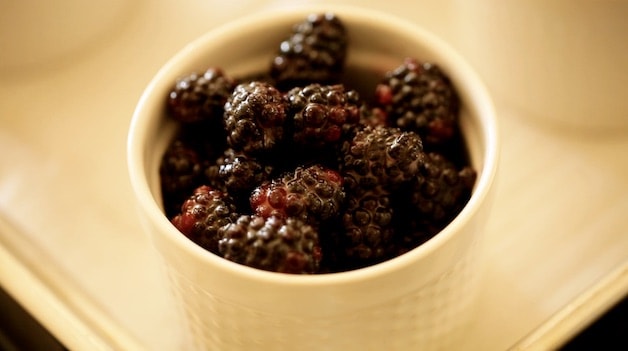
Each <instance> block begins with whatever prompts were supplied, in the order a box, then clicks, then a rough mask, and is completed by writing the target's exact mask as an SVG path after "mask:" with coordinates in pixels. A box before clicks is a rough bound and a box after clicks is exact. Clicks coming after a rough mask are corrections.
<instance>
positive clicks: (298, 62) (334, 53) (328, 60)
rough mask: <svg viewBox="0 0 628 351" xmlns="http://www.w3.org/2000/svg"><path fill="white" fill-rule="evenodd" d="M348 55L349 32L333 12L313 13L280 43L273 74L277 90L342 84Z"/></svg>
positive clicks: (271, 73) (272, 69)
mask: <svg viewBox="0 0 628 351" xmlns="http://www.w3.org/2000/svg"><path fill="white" fill-rule="evenodd" d="M346 56H347V31H346V28H345V26H344V24H343V23H342V22H341V21H340V19H339V18H338V17H337V16H335V15H334V14H331V13H320V14H311V15H309V16H308V17H307V19H306V20H304V21H303V22H301V23H298V24H296V25H295V26H294V27H293V28H292V32H291V34H290V35H289V37H288V38H287V39H286V40H284V41H283V42H281V44H280V45H279V50H278V52H277V54H276V56H275V57H274V59H273V61H272V63H271V68H270V75H271V77H272V78H273V79H274V80H275V81H276V84H277V87H279V88H280V89H282V90H289V89H290V88H293V87H296V86H304V85H308V84H311V83H320V84H333V83H336V82H338V81H339V78H340V75H341V73H342V70H343V68H344V63H345V58H346Z"/></svg>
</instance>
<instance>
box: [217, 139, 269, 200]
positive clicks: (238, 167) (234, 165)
mask: <svg viewBox="0 0 628 351" xmlns="http://www.w3.org/2000/svg"><path fill="white" fill-rule="evenodd" d="M272 171H273V169H272V166H269V165H265V164H264V163H262V162H261V161H260V160H259V159H256V158H254V157H251V156H248V155H246V154H243V153H241V152H236V151H234V150H233V149H228V150H227V151H225V153H224V155H223V157H222V158H221V159H220V161H219V162H218V179H220V181H221V182H222V183H223V184H224V186H225V188H226V189H227V191H229V193H230V194H247V197H248V194H250V193H251V191H252V190H253V189H254V188H255V187H256V186H257V185H259V184H262V182H264V181H266V180H269V179H270V176H271V174H272ZM247 200H248V199H247Z"/></svg>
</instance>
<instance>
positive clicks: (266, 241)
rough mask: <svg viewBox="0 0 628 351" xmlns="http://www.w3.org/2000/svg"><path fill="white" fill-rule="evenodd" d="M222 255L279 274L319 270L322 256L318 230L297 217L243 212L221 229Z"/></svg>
mask: <svg viewBox="0 0 628 351" xmlns="http://www.w3.org/2000/svg"><path fill="white" fill-rule="evenodd" d="M218 247H219V252H220V255H221V256H222V257H224V258H226V259H228V260H230V261H233V262H236V263H240V264H243V265H246V266H249V267H253V268H258V269H263V270H267V271H272V272H279V273H292V274H312V273H317V272H318V269H319V265H320V262H321V258H322V252H321V248H320V245H319V238H318V232H317V231H316V230H315V229H314V228H313V227H312V226H310V225H307V224H305V223H303V222H302V221H300V220H299V219H296V218H280V217H270V218H263V217H259V216H250V215H242V216H240V217H239V218H238V219H237V220H236V221H235V222H233V223H231V224H228V225H227V226H225V227H223V228H222V229H221V239H220V241H219V244H218Z"/></svg>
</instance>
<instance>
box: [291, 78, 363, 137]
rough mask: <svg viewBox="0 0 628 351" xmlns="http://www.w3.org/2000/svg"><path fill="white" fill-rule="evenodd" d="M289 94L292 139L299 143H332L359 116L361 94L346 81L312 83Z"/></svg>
mask: <svg viewBox="0 0 628 351" xmlns="http://www.w3.org/2000/svg"><path fill="white" fill-rule="evenodd" d="M286 97H287V99H288V101H289V108H290V114H292V115H293V141H294V143H295V144H296V145H297V146H299V147H308V148H312V149H322V148H324V147H333V145H335V144H337V143H338V142H339V141H340V140H341V137H342V136H343V134H344V133H345V132H346V130H348V129H349V128H351V127H353V126H354V125H356V124H357V123H358V122H359V120H360V114H359V102H360V97H359V96H358V93H357V92H355V91H354V90H345V87H344V86H343V85H320V84H310V85H307V86H305V87H297V88H293V89H292V90H290V91H289V92H288V93H287V94H286Z"/></svg>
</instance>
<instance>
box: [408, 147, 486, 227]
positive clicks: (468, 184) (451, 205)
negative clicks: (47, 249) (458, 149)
mask: <svg viewBox="0 0 628 351" xmlns="http://www.w3.org/2000/svg"><path fill="white" fill-rule="evenodd" d="M476 177H477V174H476V172H475V171H474V170H473V169H472V168H471V167H470V166H465V167H463V168H462V169H458V168H457V167H456V166H455V165H454V164H453V163H452V162H451V161H450V160H448V159H447V158H445V157H444V156H442V155H441V154H438V153H434V152H430V153H428V154H426V158H425V162H423V163H422V164H421V167H420V169H419V173H418V175H417V177H416V180H415V183H414V184H413V187H412V191H411V199H412V200H411V203H412V205H413V208H415V209H416V214H417V215H416V217H417V218H418V219H419V221H420V223H422V224H423V227H425V228H426V229H428V231H430V232H435V231H438V230H440V229H442V227H443V226H445V225H446V224H447V223H449V222H450V221H451V220H452V219H453V218H454V217H455V216H456V215H457V214H458V212H460V210H461V209H462V207H464V205H465V204H466V203H467V201H468V200H469V197H470V196H471V190H472V188H473V185H474V183H475V180H476Z"/></svg>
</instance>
